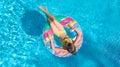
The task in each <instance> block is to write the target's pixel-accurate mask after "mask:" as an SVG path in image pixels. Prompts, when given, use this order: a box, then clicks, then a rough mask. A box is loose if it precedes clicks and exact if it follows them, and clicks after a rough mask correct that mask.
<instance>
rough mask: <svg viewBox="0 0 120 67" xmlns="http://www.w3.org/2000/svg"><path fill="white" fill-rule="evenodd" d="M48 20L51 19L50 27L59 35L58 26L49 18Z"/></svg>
mask: <svg viewBox="0 0 120 67" xmlns="http://www.w3.org/2000/svg"><path fill="white" fill-rule="evenodd" d="M48 20H49V23H50V27H51V29H52V31H53V33H54V34H55V35H57V33H58V31H59V30H58V28H57V27H56V26H55V24H54V23H53V22H52V21H51V20H50V19H49V18H48Z"/></svg>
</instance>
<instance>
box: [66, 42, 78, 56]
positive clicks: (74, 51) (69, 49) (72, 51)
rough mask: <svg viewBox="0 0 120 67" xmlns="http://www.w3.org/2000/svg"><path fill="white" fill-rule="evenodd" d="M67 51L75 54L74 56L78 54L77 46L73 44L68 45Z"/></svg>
mask: <svg viewBox="0 0 120 67" xmlns="http://www.w3.org/2000/svg"><path fill="white" fill-rule="evenodd" d="M66 49H67V51H68V52H69V53H71V54H73V55H75V54H76V48H75V46H74V45H73V44H72V43H68V44H67V45H66Z"/></svg>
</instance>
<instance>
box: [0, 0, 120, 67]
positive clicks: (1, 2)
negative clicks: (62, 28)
mask: <svg viewBox="0 0 120 67" xmlns="http://www.w3.org/2000/svg"><path fill="white" fill-rule="evenodd" d="M38 5H43V6H47V7H48V10H49V12H50V13H51V14H52V15H54V16H56V15H66V16H71V17H73V18H74V19H76V20H77V21H78V23H79V24H80V25H81V28H82V31H83V34H84V39H83V44H82V47H81V49H80V50H79V51H78V53H77V55H75V56H70V57H67V58H59V57H56V56H54V55H52V54H51V53H50V52H49V51H48V50H47V49H46V48H45V46H44V44H43V40H42V29H43V27H44V25H45V23H47V19H46V17H45V14H44V13H43V12H42V11H41V10H39V9H38ZM0 67H120V0H59V1H58V0H0Z"/></svg>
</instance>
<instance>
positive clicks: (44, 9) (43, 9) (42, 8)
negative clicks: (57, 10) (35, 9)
mask: <svg viewBox="0 0 120 67" xmlns="http://www.w3.org/2000/svg"><path fill="white" fill-rule="evenodd" d="M39 8H40V9H41V10H42V11H44V12H46V11H47V7H43V6H39Z"/></svg>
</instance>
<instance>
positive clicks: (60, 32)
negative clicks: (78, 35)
mask: <svg viewBox="0 0 120 67" xmlns="http://www.w3.org/2000/svg"><path fill="white" fill-rule="evenodd" d="M62 34H66V31H64V30H61V31H58V33H57V36H58V37H60V35H62Z"/></svg>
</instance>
